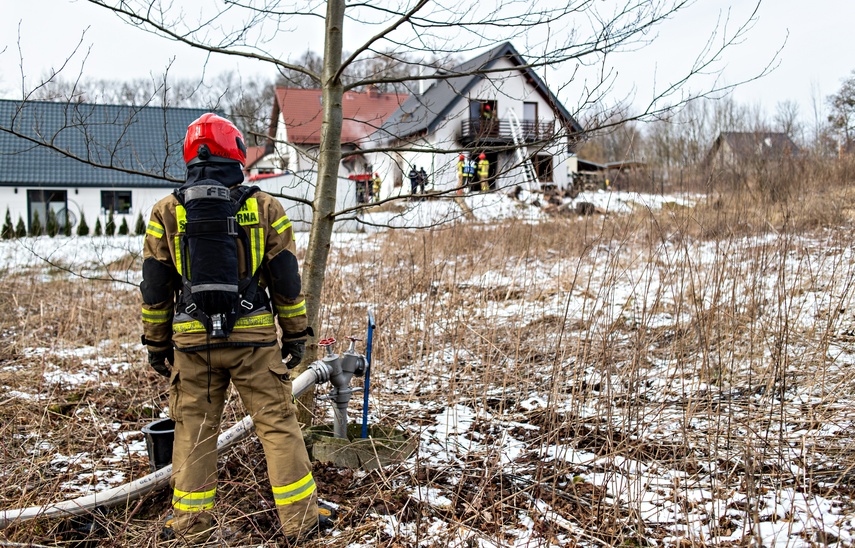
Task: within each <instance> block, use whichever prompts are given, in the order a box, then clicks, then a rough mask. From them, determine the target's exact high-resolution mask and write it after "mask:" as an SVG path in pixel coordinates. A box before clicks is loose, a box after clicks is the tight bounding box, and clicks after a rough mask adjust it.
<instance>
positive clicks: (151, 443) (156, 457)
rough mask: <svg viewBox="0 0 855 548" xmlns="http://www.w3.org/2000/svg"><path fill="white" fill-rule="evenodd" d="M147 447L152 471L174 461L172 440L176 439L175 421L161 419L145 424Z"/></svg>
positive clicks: (144, 431)
mask: <svg viewBox="0 0 855 548" xmlns="http://www.w3.org/2000/svg"><path fill="white" fill-rule="evenodd" d="M142 433H143V434H144V435H145V447H146V449H147V450H148V462H149V465H150V466H151V471H152V472H154V471H156V470H160V469H161V468H163V467H164V466H168V465H169V464H170V463H172V441H173V440H174V439H175V421H173V420H172V419H160V420H159V421H154V422H152V423H149V424H147V425H145V426H143V429H142Z"/></svg>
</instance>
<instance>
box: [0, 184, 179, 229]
mask: <svg viewBox="0 0 855 548" xmlns="http://www.w3.org/2000/svg"><path fill="white" fill-rule="evenodd" d="M28 189H33V190H35V189H36V187H25V186H20V187H0V204H3V205H6V206H7V207H8V208H9V213H10V214H11V216H12V223H13V224H14V225H17V224H18V218H19V217H20V218H21V219H23V220H24V224H27V225H28V226H29V224H28V219H27V217H28V214H27V207H28V204H27V190H28ZM37 189H38V190H64V191H65V192H66V199H67V207H68V210H69V211H70V212H71V213H72V215H73V217H74V218H75V221H76V222H75V224H74V226H73V227H72V230H77V225H78V224H79V223H80V219H81V217H82V216H85V217H86V224H88V225H89V230H90V233H91V232H92V231H93V230H95V223H96V221H97V219H99V218H100V219H101V226H102V227H103V226H104V225H105V224H106V222H107V217H108V213H107V212H106V211H104V210H102V209H101V191H102V190H130V191H131V210H130V212H129V213H128V214H125V215H118V214H116V215H114V216H113V219H114V222H115V223H116V228H117V229H118V228H119V227H120V226H121V225H122V220H123V219H124V220H126V221H127V223H128V228H129V229H130V231H131V232H133V231H134V227H135V224H136V220H137V215H138V214H140V213H142V217H143V221H146V222H147V221H148V217H149V215H150V213H151V208H152V207H153V206H154V204H155V203H157V201H158V200H160V199H161V198H163V197H164V196H166V195H167V194H169V193H170V192H172V190H171V189H169V188H119V187H116V188H100V187H99V188H94V187H92V188H90V187H83V188H68V187H61V186H50V187H38V188H37ZM16 190H17V192H16ZM0 207H2V205H0ZM0 215H2V216H3V219H5V215H6V211H5V208H3V211H0ZM0 222H3V221H0ZM41 222H42V224H43V225H44V222H45V219H42V220H41Z"/></svg>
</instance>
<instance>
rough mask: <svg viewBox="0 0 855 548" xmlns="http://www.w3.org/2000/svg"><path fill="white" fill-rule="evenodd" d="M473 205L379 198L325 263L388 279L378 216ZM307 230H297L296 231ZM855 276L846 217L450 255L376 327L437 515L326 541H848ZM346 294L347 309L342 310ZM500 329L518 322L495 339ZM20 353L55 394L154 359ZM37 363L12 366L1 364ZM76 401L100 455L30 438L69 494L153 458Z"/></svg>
mask: <svg viewBox="0 0 855 548" xmlns="http://www.w3.org/2000/svg"><path fill="white" fill-rule="evenodd" d="M464 200H465V202H466V204H467V206H468V207H469V208H470V209H471V211H472V212H473V214H474V217H475V221H477V222H478V223H487V224H489V223H500V222H501V221H503V220H506V219H517V220H523V221H530V222H537V221H540V220H543V219H544V214H543V212H542V210H541V209H540V208H537V207H533V206H529V205H525V204H521V203H519V202H515V201H513V200H510V199H508V198H507V197H504V196H500V195H496V194H491V195H483V196H482V195H473V196H467V197H465V198H464ZM577 200H578V201H586V202H591V203H594V204H595V205H596V206H597V208H599V209H600V210H601V211H610V212H614V213H622V212H627V211H631V210H635V209H638V208H646V209H650V210H656V209H657V208H658V207H660V206H661V205H662V204H663V203H666V202H676V203H680V204H684V205H689V204H691V202H692V200H693V198H691V197H690V198H682V197H681V198H677V197H673V196H670V197H668V196H666V197H661V196H647V195H639V194H624V193H618V192H597V193H588V194H586V195H580V196H579V197H577ZM461 212H462V209H461V208H460V206H459V205H457V204H455V203H454V202H453V201H451V200H447V201H425V202H412V203H409V204H408V206H407V209H406V211H404V212H403V213H400V212H399V213H395V214H375V215H373V216H370V217H367V218H366V220H367V221H369V223H370V226H372V227H374V228H373V229H370V230H367V231H366V232H364V233H359V234H337V235H336V236H335V242H334V246H333V260H332V262H333V263H334V262H335V260H336V259H335V257H336V256H337V254H339V253H340V252H341V251H342V250H343V249H345V248H346V249H347V251H348V254H347V255H348V260H353V258H354V257H356V260H357V261H361V262H358V263H357V264H356V265H352V264H351V265H348V267H349V268H351V269H353V270H354V271H358V272H360V274H361V275H362V276H364V279H365V280H377V281H376V282H375V283H383V280H384V279H385V278H384V273H383V272H381V271H380V266H379V265H377V264H375V262H374V261H373V260H372V257H375V256H376V255H375V254H376V250H377V238H378V237H382V236H383V235H382V234H380V235H378V234H376V232H377V231H379V230H380V228H379V227H380V226H381V225H384V224H393V225H398V224H399V223H401V224H406V226H411V225H412V224H413V223H415V224H418V225H422V226H429V225H431V224H434V223H437V222H446V221H448V220H450V219H454V222H461V223H465V222H472V219H471V218H469V219H468V220H467V219H466V218H465V217H464V216H463V215H462V214H461ZM580 222H582V221H580ZM306 237H307V235H306V234H299V235H298V245H299V246H301V247H302V246H305V243H306ZM139 249H140V239H139V238H137V237H127V238H84V239H77V238H72V239H64V238H56V239H49V238H39V239H35V240H33V239H24V240H19V241H12V242H2V243H0V260H2V261H3V262H2V264H3V267H4V268H5V269H7V272H8V271H15V270H19V269H27V268H31V269H33V271H34V272H39V273H43V274H42V275H43V276H44V277H46V278H47V277H49V276H51V275H53V276H55V275H56V274H48V270H47V269H45V268H44V264H43V262H41V261H40V260H39V259H37V258H35V257H42V258H47V259H49V260H50V261H51V262H52V263H53V264H56V265H60V266H62V267H63V268H66V269H68V270H70V271H72V272H85V273H91V274H93V275H98V274H97V272H98V269H97V268H90V267H91V265H97V264H104V263H108V262H111V261H115V260H118V259H121V258H122V257H124V256H126V255H127V253H129V252H130V253H139ZM360 252H364V256H363V258H362V259H360V254H359V253H360ZM405 272H406V270H405ZM385 275H386V276H392V275H394V273H393V274H389V273H385ZM135 276H136V274H135V273H128V274H127V275H126V276H124V277H121V276H120V277H119V278H124V279H120V280H119V281H130V282H133V281H135V279H136V278H135ZM853 280H855V255H853V251H852V249H851V247H850V246H849V245H848V240H847V239H846V238H843V237H841V234H839V233H838V232H836V231H825V232H819V233H815V234H812V235H809V236H794V235H786V234H775V235H767V236H758V237H749V238H734V239H729V240H726V241H721V240H719V241H691V240H689V239H687V238H679V239H677V238H675V239H673V240H669V239H667V238H663V239H661V240H660V241H658V242H653V243H650V242H638V241H635V240H632V239H631V238H627V239H624V240H612V239H610V240H602V241H600V242H599V243H597V244H596V245H593V246H591V248H590V250H589V251H588V252H586V253H585V254H583V255H582V256H581V257H570V256H564V255H562V254H561V253H556V254H554V255H550V256H540V257H525V258H520V259H519V260H518V261H517V262H515V263H514V264H513V265H512V266H508V265H503V266H502V267H501V268H496V267H495V266H494V265H492V264H491V262H490V261H489V260H484V261H483V268H481V269H475V270H473V271H472V272H470V275H469V276H467V277H465V278H454V279H450V278H448V277H447V276H445V275H444V274H441V273H440V274H436V275H435V277H434V278H432V279H431V280H430V284H429V289H427V290H425V291H421V290H418V291H415V292H414V293H413V294H412V295H410V296H409V297H408V301H407V302H406V303H405V306H406V307H407V313H406V314H404V315H402V316H401V317H402V318H403V317H406V318H410V321H411V323H396V324H391V325H390V324H386V325H384V326H382V327H381V328H380V329H385V330H388V332H389V333H388V335H387V336H385V337H384V338H383V340H384V341H386V344H399V342H398V341H402V340H403V341H406V342H405V343H403V344H407V345H409V346H412V347H413V351H412V352H411V356H412V358H411V359H410V360H409V361H408V362H407V363H406V364H400V363H383V362H382V359H383V358H382V357H383V356H384V355H387V354H388V353H385V354H384V353H383V352H379V353H377V354H375V356H377V362H376V364H375V367H376V369H377V373H376V376H375V377H373V380H372V382H373V386H374V388H373V390H372V396H371V398H372V400H371V401H372V405H371V414H370V419H371V420H372V421H373V422H379V423H383V424H394V425H395V426H397V427H398V428H401V429H402V430H404V431H406V432H408V433H409V434H410V435H412V436H413V437H415V438H417V439H418V441H419V444H418V448H417V450H416V452H415V454H414V455H413V456H412V457H411V458H410V459H409V460H408V461H406V462H405V463H403V464H400V465H394V466H395V473H394V474H390V476H389V477H388V478H386V477H384V479H383V485H384V486H386V487H388V488H389V489H398V490H399V491H398V492H400V493H403V495H402V496H404V497H405V499H406V500H408V501H410V503H412V504H418V505H420V506H421V507H422V508H424V509H425V511H422V512H419V513H418V516H419V517H417V518H412V513H409V514H408V513H405V512H398V513H394V512H392V513H389V512H369V513H367V514H366V515H365V516H363V518H362V522H361V523H360V527H362V528H364V530H365V532H364V534H362V535H360V533H359V531H358V530H361V529H360V528H359V527H340V528H337V529H336V530H334V531H333V532H331V533H330V535H329V537H328V538H327V539H326V540H324V541H321V542H322V543H330V544H333V545H344V544H341V542H342V540H341V539H348V540H347V544H348V545H350V546H365V547H368V546H377V545H383V546H438V545H447V546H461V547H462V546H481V547H488V546H489V547H491V546H496V547H505V546H592V547H593V546H608V545H613V544H623V545H626V546H631V545H649V546H679V547H685V546H728V545H732V546H746V545H757V546H761V545H762V546H775V547H778V546H780V547H794V548H795V547H809V546H822V545H834V544H835V543H836V545H838V546H851V545H855V505H853V501H852V495H853V489H855V476H853V475H852V472H851V470H852V468H853V467H855V459H853V458H852V456H853V455H855V451H853V448H855V429H853V425H855V406H853V398H852V394H853V393H855V375H853V374H852V371H853V367H855V351H853V349H852V343H853V341H855V335H853V333H855V321H853V318H852V312H851V311H852V310H853V309H855V308H854V307H853V302H852V300H853V297H855V294H853V283H852V282H853ZM365 283H367V282H365ZM113 287H114V288H115V290H117V291H124V290H133V289H135V288H134V286H133V285H132V284H128V283H117V284H114V285H113ZM361 287H363V289H364V288H365V287H366V286H365V285H364V284H363V286H361ZM355 291H357V290H356V289H355ZM366 292H367V291H366ZM466 292H472V293H473V294H478V295H482V297H479V298H472V299H469V300H468V301H466V302H467V306H466V307H460V306H459V303H460V301H455V300H453V299H454V298H460V297H459V295H460V294H466ZM487 292H488V293H487ZM485 294H489V295H490V297H489V298H484V297H483V295H485ZM351 305H352V303H348V304H347V305H345V304H344V303H337V304H332V305H330V308H331V311H330V312H329V315H330V318H331V321H330V323H334V321H335V319H336V318H339V317H341V315H343V309H344V307H345V306H351ZM433 309H436V310H442V311H444V312H443V313H441V314H431V313H430V310H433ZM545 325H548V326H550V327H549V328H548V329H544V327H543V326H545ZM459 326H465V327H466V328H468V329H470V330H471V336H469V337H465V338H463V340H464V341H468V342H465V343H461V341H460V340H451V339H449V338H448V337H447V336H445V335H447V333H449V332H450V331H452V330H453V329H455V328H457V327H459ZM485 326H487V327H489V329H487V328H485ZM496 332H500V333H503V334H507V335H502V336H500V337H497V338H496V339H490V340H487V339H486V337H488V336H490V334H492V333H496ZM520 334H522V337H520V336H519V335H520ZM526 338H531V339H536V340H537V343H536V347H537V348H535V349H533V348H531V347H529V346H527V345H526V343H525V339H526ZM510 339H514V340H517V343H516V346H508V344H509V343H508V340H510ZM521 339H522V342H520V340H521ZM123 344H125V345H127V346H126V347H125V348H126V350H128V351H129V352H137V353H139V354H140V355H141V354H142V348H141V347H140V346H139V345H137V344H135V343H133V342H123ZM416 348H418V351H417V350H415V349H416ZM68 353H74V354H75V356H76V357H77V361H78V362H79V367H77V368H76V369H75V371H73V372H71V371H62V370H61V369H60V368H58V367H57V366H56V363H57V362H59V361H60V360H61V359H63V357H67V355H68ZM21 354H22V355H23V356H24V357H26V358H27V359H30V360H35V361H38V362H40V363H41V364H42V368H43V372H42V379H43V383H44V387H45V388H44V389H43V390H42V391H41V392H31V393H28V392H24V391H21V390H19V389H18V388H17V387H14V386H9V385H6V386H3V387H2V390H3V391H4V393H5V398H10V399H19V400H25V401H28V402H32V404H33V405H48V404H49V403H50V401H51V396H50V394H52V389H51V388H50V387H66V388H68V387H73V386H81V385H87V384H90V383H104V382H110V380H109V379H110V378H111V377H114V376H116V374H118V373H121V372H123V371H127V370H128V368H131V367H139V365H132V364H131V363H130V362H128V360H127V357H126V356H124V355H122V356H110V355H105V353H104V351H103V349H101V348H99V347H98V346H80V347H76V348H63V347H29V348H26V349H24V350H23V351H22V353H21ZM138 363H139V362H138ZM20 367H21V365H20V364H18V363H11V362H4V363H0V374H2V373H3V372H6V373H9V374H13V373H15V372H16V371H17V370H18V369H16V368H20ZM520 377H522V378H520ZM0 378H4V377H0ZM102 412H103V410H102ZM77 413H83V414H88V415H87V416H86V417H81V420H101V421H102V422H103V427H104V428H105V429H110V430H112V431H115V432H116V433H117V436H116V437H115V439H114V441H112V442H110V444H109V445H108V446H107V447H106V448H105V449H104V450H101V451H98V452H97V455H96V454H95V453H96V452H92V453H85V452H83V453H79V454H71V455H63V454H60V453H57V452H56V450H55V448H54V447H53V445H52V444H51V443H49V442H41V441H39V440H34V439H30V438H29V437H28V436H31V435H27V434H20V436H21V439H20V440H19V441H20V442H21V443H25V442H26V443H28V444H30V445H31V446H32V450H31V452H32V453H33V454H34V455H35V454H39V455H42V456H44V457H45V458H49V459H50V460H49V462H50V466H51V467H52V468H53V469H54V470H55V471H56V472H65V473H69V474H71V475H72V476H73V477H72V478H71V479H69V480H68V481H67V482H65V483H63V484H62V489H63V492H64V494H66V495H67V496H73V495H75V494H79V493H84V492H91V491H93V490H95V491H97V490H99V489H102V488H104V487H106V486H114V485H117V484H118V483H121V482H124V481H127V480H128V479H129V478H128V477H127V475H126V474H125V473H124V472H122V471H121V470H120V469H119V468H121V467H120V466H118V463H121V462H123V461H125V460H127V459H129V458H131V457H132V456H133V455H137V457H139V456H140V455H142V454H144V451H145V447H144V444H143V443H142V435H141V433H140V432H139V431H136V430H128V429H127V428H124V427H123V426H122V424H121V423H120V422H118V421H113V420H110V419H109V417H100V416H99V417H100V418H97V419H96V418H95V415H94V414H93V412H92V410H91V409H89V408H85V407H84V408H81V409H79V410H78V411H77ZM354 414H355V413H354ZM0 476H2V472H0ZM378 485H379V484H378ZM325 495H326V496H327V498H329V499H331V501H332V502H334V503H337V504H339V505H342V506H346V505H347V502H348V501H347V500H346V499H342V498H341V497H333V496H331V495H332V493H322V494H321V496H322V497H324V496H325ZM509 501H510V502H509ZM502 509H503V510H502ZM499 511H503V513H501V514H496V513H497V512H499ZM496 523H499V524H500V527H499V528H498V529H496V527H495V524H496ZM487 525H490V527H487ZM337 539H339V540H337ZM337 543H338V544H337Z"/></svg>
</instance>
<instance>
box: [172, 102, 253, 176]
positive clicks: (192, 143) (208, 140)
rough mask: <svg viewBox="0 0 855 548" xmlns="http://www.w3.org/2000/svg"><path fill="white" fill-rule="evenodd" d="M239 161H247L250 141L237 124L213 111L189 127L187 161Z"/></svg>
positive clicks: (186, 148)
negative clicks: (247, 149) (247, 147)
mask: <svg viewBox="0 0 855 548" xmlns="http://www.w3.org/2000/svg"><path fill="white" fill-rule="evenodd" d="M201 162H218V163H222V162H238V163H239V164H240V165H242V166H243V165H246V145H245V144H244V142H243V135H242V134H241V132H240V130H239V129H238V128H236V127H235V125H234V124H233V123H231V122H229V121H228V120H226V119H225V118H222V117H220V116H217V115H216V114H213V113H211V112H209V113H207V114H203V115H202V116H200V117H199V119H198V120H196V121H195V122H193V123H192V124H190V126H189V127H188V128H187V136H186V137H185V138H184V163H186V164H187V166H188V167H189V166H192V165H195V164H198V163H201Z"/></svg>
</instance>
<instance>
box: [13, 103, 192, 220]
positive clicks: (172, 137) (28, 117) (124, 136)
mask: <svg viewBox="0 0 855 548" xmlns="http://www.w3.org/2000/svg"><path fill="white" fill-rule="evenodd" d="M205 112H207V111H206V110H202V109H190V108H162V107H136V106H118V105H95V104H86V103H55V102H40V101H27V102H22V101H10V100H0V129H2V131H0V204H2V205H5V206H6V208H8V209H9V212H10V214H11V217H12V222H13V224H16V223H17V222H18V219H19V218H20V219H23V220H24V222H25V223H26V225H27V227H28V228H29V227H30V225H31V223H32V222H33V218H34V217H35V216H36V215H38V217H39V220H40V223H41V225H42V226H45V223H46V220H47V216H48V211H49V210H52V211H53V213H54V214H55V215H56V217H57V221H58V223H59V224H60V226H63V225H64V224H65V220H66V218H68V219H69V221H70V222H71V225H72V229H74V228H75V227H76V225H77V224H78V223H79V222H80V219H81V218H82V217H83V216H85V217H86V223H87V224H88V225H89V227H90V229H92V228H93V227H94V226H95V223H96V220H97V219H98V218H100V219H101V224H102V225H104V224H105V223H106V220H107V217H108V215H109V213H110V211H111V210H112V211H113V214H114V221H115V223H116V226H117V227H118V226H120V225H121V223H122V220H123V219H124V220H125V221H127V224H128V226H129V227H130V229H131V230H133V228H134V222H135V220H136V217H137V215H139V214H142V216H143V218H144V219H145V218H147V217H148V213H149V211H150V210H151V207H152V206H153V205H154V204H155V202H157V200H159V199H160V198H162V197H163V196H165V195H166V194H167V193H169V192H171V191H172V190H173V189H174V188H175V187H176V186H178V185H179V184H180V183H181V182H182V181H183V179H184V176H185V167H184V156H183V146H184V135H185V133H186V132H187V126H189V125H190V123H192V122H193V121H194V120H195V119H197V118H198V117H199V116H201V115H202V114H204V113H205ZM3 209H5V208H3ZM5 214H6V212H5V211H3V210H0V216H3V217H5ZM0 222H2V221H0Z"/></svg>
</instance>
